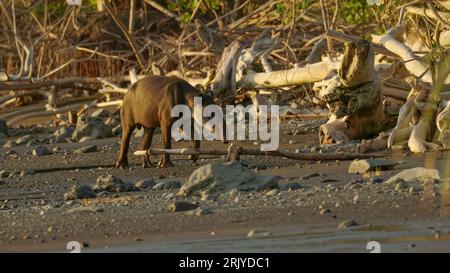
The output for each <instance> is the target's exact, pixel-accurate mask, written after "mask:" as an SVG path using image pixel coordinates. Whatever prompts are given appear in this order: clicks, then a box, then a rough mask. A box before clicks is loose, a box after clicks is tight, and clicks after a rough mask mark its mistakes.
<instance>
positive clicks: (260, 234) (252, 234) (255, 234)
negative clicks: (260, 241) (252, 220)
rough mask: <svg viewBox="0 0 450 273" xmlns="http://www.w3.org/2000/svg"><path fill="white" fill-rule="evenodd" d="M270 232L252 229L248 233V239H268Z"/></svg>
mask: <svg viewBox="0 0 450 273" xmlns="http://www.w3.org/2000/svg"><path fill="white" fill-rule="evenodd" d="M270 234H271V233H270V232H268V231H262V230H256V229H252V230H250V231H249V232H248V233H247V237H248V238H253V237H267V236H270Z"/></svg>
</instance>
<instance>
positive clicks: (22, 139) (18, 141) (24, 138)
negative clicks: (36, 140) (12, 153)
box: [16, 135, 33, 145]
mask: <svg viewBox="0 0 450 273" xmlns="http://www.w3.org/2000/svg"><path fill="white" fill-rule="evenodd" d="M32 139H33V136H32V135H24V136H22V137H19V138H18V139H16V144H17V145H22V144H25V143H27V142H29V141H31V140H32Z"/></svg>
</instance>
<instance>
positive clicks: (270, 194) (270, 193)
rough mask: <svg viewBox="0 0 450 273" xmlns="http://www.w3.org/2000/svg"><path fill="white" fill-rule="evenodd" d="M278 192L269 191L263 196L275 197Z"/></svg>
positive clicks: (275, 190)
mask: <svg viewBox="0 0 450 273" xmlns="http://www.w3.org/2000/svg"><path fill="white" fill-rule="evenodd" d="M279 192H280V191H279V190H278V189H271V190H269V191H267V192H266V193H265V194H264V196H267V197H271V196H275V195H277V194H278V193H279Z"/></svg>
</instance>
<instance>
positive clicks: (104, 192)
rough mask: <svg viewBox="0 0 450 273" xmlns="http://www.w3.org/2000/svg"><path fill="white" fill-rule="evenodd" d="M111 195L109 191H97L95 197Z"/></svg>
mask: <svg viewBox="0 0 450 273" xmlns="http://www.w3.org/2000/svg"><path fill="white" fill-rule="evenodd" d="M111 195H112V193H110V192H109V191H101V192H99V193H97V197H108V196H111Z"/></svg>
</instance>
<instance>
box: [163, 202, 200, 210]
mask: <svg viewBox="0 0 450 273" xmlns="http://www.w3.org/2000/svg"><path fill="white" fill-rule="evenodd" d="M197 207H198V206H197V205H196V204H194V203H191V202H188V201H175V202H173V203H172V205H170V208H169V210H170V211H171V212H179V211H188V210H194V209H196V208H197Z"/></svg>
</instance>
